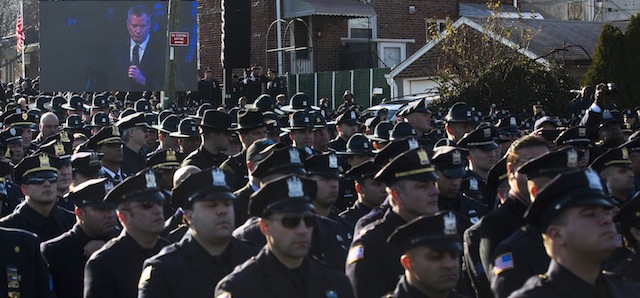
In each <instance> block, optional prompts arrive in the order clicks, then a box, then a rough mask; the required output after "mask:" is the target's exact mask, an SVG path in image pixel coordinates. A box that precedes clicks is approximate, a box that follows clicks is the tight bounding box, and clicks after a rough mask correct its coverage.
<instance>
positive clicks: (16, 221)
mask: <svg viewBox="0 0 640 298" xmlns="http://www.w3.org/2000/svg"><path fill="white" fill-rule="evenodd" d="M75 223H76V216H75V215H73V213H71V212H70V211H68V210H66V209H64V208H62V207H60V206H58V205H55V206H53V209H51V213H49V216H48V217H45V216H44V215H42V214H40V213H38V211H36V210H35V209H33V208H31V206H29V205H28V204H27V203H25V202H22V203H21V204H20V205H18V207H17V208H16V209H15V210H14V211H13V213H11V214H9V215H7V216H5V217H3V218H2V219H0V226H3V227H7V228H16V229H23V230H26V231H29V232H31V233H36V235H38V237H40V240H42V241H47V240H49V239H51V238H54V237H57V236H59V235H60V234H62V233H64V232H66V231H68V230H69V229H71V227H73V225H74V224H75Z"/></svg>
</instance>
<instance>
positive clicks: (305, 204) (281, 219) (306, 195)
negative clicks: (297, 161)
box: [215, 175, 353, 297]
mask: <svg viewBox="0 0 640 298" xmlns="http://www.w3.org/2000/svg"><path fill="white" fill-rule="evenodd" d="M316 189H317V186H316V185H315V183H314V181H313V180H310V179H307V178H303V177H299V176H295V175H287V176H284V177H281V178H280V179H276V180H273V181H271V182H269V183H267V184H266V185H264V186H263V187H262V188H261V189H260V190H259V191H257V192H256V193H254V194H253V196H252V201H251V205H250V206H249V209H250V212H251V213H252V214H255V215H259V216H260V223H259V225H260V231H261V232H262V233H263V234H264V235H265V238H266V239H267V245H266V246H265V247H264V248H263V249H262V250H261V251H260V253H259V254H258V255H257V256H256V257H253V258H251V259H249V260H248V261H247V262H245V263H244V264H242V265H240V266H238V267H236V269H235V270H234V271H233V272H232V273H231V274H229V275H227V276H226V277H225V278H223V279H222V280H221V281H220V282H219V283H218V285H217V286H216V290H215V296H216V297H258V296H259V297H326V296H329V297H353V293H352V292H351V289H350V288H349V280H348V279H347V278H346V277H345V276H344V274H343V273H342V272H340V271H337V270H334V269H332V268H330V267H328V266H326V265H325V264H323V263H320V262H318V261H316V260H315V259H313V258H310V257H308V254H309V250H310V247H311V242H312V240H311V239H312V234H313V233H314V230H315V229H316V226H315V225H314V223H315V221H314V217H315V216H316V215H315V213H313V205H312V204H311V201H310V197H311V196H312V194H313V193H314V192H315V191H316Z"/></svg>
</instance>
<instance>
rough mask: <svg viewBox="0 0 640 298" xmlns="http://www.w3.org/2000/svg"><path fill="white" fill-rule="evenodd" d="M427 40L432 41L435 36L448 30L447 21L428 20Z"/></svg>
mask: <svg viewBox="0 0 640 298" xmlns="http://www.w3.org/2000/svg"><path fill="white" fill-rule="evenodd" d="M426 27H427V28H426V29H427V40H431V38H433V36H435V35H438V34H440V32H442V31H445V30H447V21H446V20H442V19H440V20H434V19H428V20H427V22H426Z"/></svg>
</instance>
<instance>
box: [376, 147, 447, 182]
mask: <svg viewBox="0 0 640 298" xmlns="http://www.w3.org/2000/svg"><path fill="white" fill-rule="evenodd" d="M434 171H435V169H434V168H433V166H432V165H431V162H430V161H429V156H428V154H427V150H426V148H424V147H418V148H416V149H411V150H409V151H406V152H404V153H402V154H400V155H399V156H397V157H396V158H394V159H392V160H390V161H389V162H388V163H387V164H386V165H385V166H384V167H383V168H382V169H381V170H380V171H379V172H378V173H377V174H376V175H375V177H374V179H376V180H379V181H382V182H384V183H385V184H387V185H393V184H395V183H396V182H398V181H401V180H414V181H436V180H438V175H436V173H435V172H434Z"/></svg>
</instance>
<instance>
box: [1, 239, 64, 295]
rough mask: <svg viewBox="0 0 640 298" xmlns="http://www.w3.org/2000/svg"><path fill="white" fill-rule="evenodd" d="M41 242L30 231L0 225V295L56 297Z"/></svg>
mask: <svg viewBox="0 0 640 298" xmlns="http://www.w3.org/2000/svg"><path fill="white" fill-rule="evenodd" d="M39 243H40V240H39V239H38V237H37V236H36V235H35V234H33V233H31V232H27V231H24V230H20V229H11V228H1V227H0V268H1V270H2V271H1V272H0V274H1V275H2V278H3V279H4V280H3V281H2V282H0V297H29V298H32V297H33V298H44V297H56V295H55V293H54V292H53V286H52V284H51V277H50V276H49V271H48V270H47V262H46V261H45V260H44V258H43V257H42V254H41V253H40V247H39ZM5 278H6V279H5Z"/></svg>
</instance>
